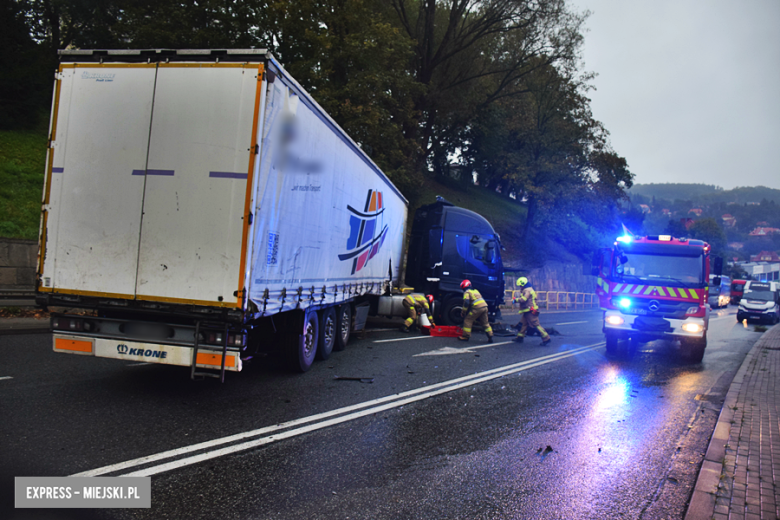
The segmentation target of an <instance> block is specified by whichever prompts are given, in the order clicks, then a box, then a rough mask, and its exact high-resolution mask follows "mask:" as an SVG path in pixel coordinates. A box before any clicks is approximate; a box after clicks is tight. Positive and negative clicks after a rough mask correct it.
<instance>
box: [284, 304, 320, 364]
mask: <svg viewBox="0 0 780 520" xmlns="http://www.w3.org/2000/svg"><path fill="white" fill-rule="evenodd" d="M299 319H300V318H299ZM296 321H297V320H296ZM318 321H319V320H317V312H316V311H309V312H306V313H305V314H304V316H303V319H302V320H300V321H298V323H299V324H300V333H299V334H295V333H293V334H290V335H289V336H288V343H287V345H286V350H287V359H288V365H289V367H290V369H291V370H292V371H293V372H307V371H308V370H309V369H310V368H311V365H312V363H314V357H315V355H316V354H317V339H318V336H319V334H318V332H319V331H318V328H319V327H318V325H319V323H318ZM301 322H302V323H301Z"/></svg>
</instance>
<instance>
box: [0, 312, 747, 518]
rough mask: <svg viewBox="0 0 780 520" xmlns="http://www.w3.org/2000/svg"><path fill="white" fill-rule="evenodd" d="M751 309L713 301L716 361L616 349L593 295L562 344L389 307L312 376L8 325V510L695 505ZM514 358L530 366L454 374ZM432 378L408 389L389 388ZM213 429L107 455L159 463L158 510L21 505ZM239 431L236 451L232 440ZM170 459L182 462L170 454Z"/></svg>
mask: <svg viewBox="0 0 780 520" xmlns="http://www.w3.org/2000/svg"><path fill="white" fill-rule="evenodd" d="M734 312H735V311H734V309H733V308H731V309H721V310H719V311H714V312H713V315H712V319H711V324H710V332H709V345H708V347H707V350H706V353H705V357H704V360H703V362H702V363H698V364H691V363H689V362H686V361H685V360H684V359H682V358H681V356H680V355H679V352H677V350H676V347H675V345H674V344H668V343H665V342H653V343H650V344H646V345H643V346H642V347H641V348H640V350H639V351H638V352H637V353H636V354H635V355H634V356H632V357H630V358H627V359H613V358H609V357H607V356H606V354H605V351H604V346H603V334H602V333H601V324H600V313H599V312H597V311H573V312H558V313H553V312H550V313H543V314H542V317H541V322H542V324H543V325H544V326H546V327H548V328H550V329H553V330H555V331H556V332H558V334H555V335H553V343H552V345H551V346H544V347H543V346H540V345H539V342H540V340H539V338H538V337H529V338H528V339H526V341H525V343H523V344H522V345H518V344H515V343H507V344H501V343H502V342H504V341H508V340H509V339H511V338H506V339H504V338H496V343H497V344H495V345H492V346H488V345H486V344H485V343H484V335H483V334H481V333H479V332H476V333H475V334H474V336H473V337H472V340H471V341H470V342H469V343H468V344H467V345H464V344H463V343H459V342H458V341H457V340H455V339H453V338H429V337H425V338H423V337H418V336H415V335H404V334H401V333H400V332H397V331H395V330H387V328H388V323H386V322H385V321H384V320H375V321H374V322H373V326H374V329H372V330H370V331H368V332H366V333H365V334H362V335H361V336H360V337H353V339H352V340H351V342H350V345H349V346H348V348H347V350H346V351H344V352H337V353H334V354H333V355H332V356H331V358H330V359H328V360H325V361H320V362H318V363H316V364H315V366H314V367H313V369H312V370H311V371H310V372H308V373H306V374H302V375H301V374H290V373H288V372H286V371H284V369H283V368H282V367H280V366H279V365H278V364H277V363H276V362H274V360H272V359H267V358H256V359H254V360H252V361H250V362H249V363H247V364H246V365H245V368H244V371H243V372H241V373H240V374H234V373H229V374H228V376H227V379H226V382H225V383H224V384H220V383H219V382H218V381H217V380H212V379H206V380H200V381H190V380H189V371H188V370H187V369H185V368H180V367H166V366H157V365H139V364H135V363H127V362H123V361H118V360H106V359H96V358H88V357H82V356H75V355H63V354H55V353H53V352H52V351H51V337H50V336H49V335H45V334H41V335H27V336H3V337H0V378H2V377H11V379H0V402H2V414H3V421H2V424H0V439H2V443H1V444H0V461H2V464H1V465H0V507H2V510H0V517H3V518H106V519H113V518H150V519H157V518H236V519H250V518H290V519H292V518H295V519H297V518H345V519H346V518H350V519H356V518H388V519H390V518H393V519H394V518H421V519H422V518H425V519H430V518H463V519H472V518H486V519H487V518H496V519H498V518H540V519H548V518H550V519H557V518H594V519H595V518H642V519H645V518H647V519H651V518H652V519H661V518H666V519H671V518H682V516H683V515H684V512H685V507H686V505H687V502H688V500H689V498H690V494H691V492H692V489H693V485H694V483H695V479H696V475H697V474H698V470H699V467H700V465H701V461H702V459H703V456H704V453H705V451H706V448H707V444H708V442H709V437H710V435H711V434H712V430H713V428H714V425H715V422H716V419H717V416H718V413H719V412H720V408H721V404H722V400H723V398H724V397H725V394H726V392H727V390H728V386H729V384H730V382H731V380H732V378H733V376H734V374H735V373H736V371H737V369H738V368H739V366H740V364H741V362H742V360H743V359H744V357H745V355H746V354H747V352H748V351H749V350H750V347H751V346H752V344H753V343H754V342H755V341H756V340H757V339H758V338H759V337H760V333H759V332H755V331H754V330H753V329H754V327H753V326H752V325H751V326H748V327H747V328H746V327H744V326H742V325H741V324H737V323H736V320H735V317H734V315H733V314H734ZM504 321H505V322H508V323H513V322H514V321H516V317H515V316H507V317H506V319H505V320H504ZM466 346H468V347H469V348H465V347H466ZM581 347H592V348H590V349H582V348H581ZM566 353H570V354H572V355H569V356H568V357H556V356H557V355H561V356H564V355H565V354H566ZM534 360H536V361H535V362H534ZM523 362H527V363H526V364H525V365H522V364H521V363H523ZM518 364H521V365H518ZM506 366H513V367H514V369H516V370H518V371H516V372H514V373H511V374H507V375H504V376H502V377H497V378H494V379H490V380H486V381H484V382H479V383H477V384H471V382H470V381H469V380H464V381H463V383H462V384H461V385H460V386H462V387H461V388H455V386H457V385H455V384H443V385H441V386H439V387H436V385H437V384H440V383H443V382H448V381H452V380H455V379H457V378H467V377H469V376H472V375H474V374H478V373H479V374H481V373H486V372H489V371H491V370H494V369H497V368H499V367H506ZM500 373H501V372H499V374H500ZM425 388H427V389H428V390H421V389H425ZM416 390H419V393H416V394H414V393H412V394H411V397H412V399H411V400H410V401H409V402H406V403H405V404H402V405H400V406H396V404H398V400H399V399H400V398H388V396H394V395H396V394H399V393H404V392H414V391H416ZM437 391H438V392H440V393H438V394H437V395H430V396H428V394H431V393H436V392H437ZM382 398H388V400H387V402H384V403H382V402H380V403H377V402H374V401H376V400H381V399H382ZM415 399H416V400H415ZM366 403H369V404H366ZM382 404H385V405H386V406H384V407H382V408H381V409H377V407H379V406H381V405H382ZM350 406H358V407H357V408H355V409H352V410H348V411H341V412H339V413H336V414H334V415H332V416H330V417H324V418H312V416H314V415H316V414H327V413H328V412H331V411H334V410H340V409H342V408H344V407H350ZM359 406H363V407H362V408H360V407H359ZM356 411H357V412H362V414H357V415H361V416H359V417H356V418H352V419H350V417H348V415H349V414H350V413H353V414H354V413H356ZM309 418H311V420H308V419H309ZM300 419H305V421H302V422H300V423H299V424H294V425H290V426H286V427H282V428H279V429H277V430H275V431H272V432H270V433H269V432H266V433H258V434H253V435H251V436H249V437H247V438H246V439H243V440H240V441H232V442H225V443H215V440H219V439H224V438H225V437H226V436H230V435H236V434H241V433H245V432H252V431H254V430H257V429H260V428H273V427H274V425H278V424H280V423H285V422H286V421H295V420H300ZM325 421H331V423H332V424H331V423H326V422H325ZM279 437H282V438H279ZM257 439H263V441H262V444H260V445H258V446H254V447H251V448H248V449H239V448H240V445H241V443H242V442H246V441H251V440H257ZM208 442H211V443H212V444H211V445H209V446H208V447H205V448H203V449H201V450H198V451H194V452H192V453H191V454H180V455H177V456H174V457H170V458H166V459H164V460H162V461H161V462H159V463H152V464H146V465H134V466H132V467H130V468H125V469H120V470H115V471H108V472H107V473H105V474H106V475H112V476H116V475H123V474H128V473H130V472H132V471H137V470H145V469H146V470H150V471H152V472H153V473H154V474H153V476H152V508H151V509H146V510H141V509H135V510H131V509H124V510H123V509H102V510H21V509H20V510H14V509H12V507H13V505H12V504H13V498H12V493H13V477H14V476H42V475H46V476H66V475H73V474H77V473H81V472H85V471H89V470H94V469H96V468H101V467H104V466H110V465H113V464H117V463H120V462H124V461H130V460H132V459H135V458H138V457H143V456H148V455H153V454H157V453H161V452H165V451H167V450H173V449H177V448H182V447H187V446H192V445H194V444H197V443H208ZM237 446H238V447H237ZM225 447H233V448H234V451H233V452H232V453H229V454H225V455H223V456H218V457H213V452H214V450H216V449H218V448H225ZM192 455H203V460H199V461H188V457H189V456H192ZM211 457H213V458H211ZM165 462H170V463H172V464H173V466H174V467H172V468H171V469H155V467H156V466H157V465H158V464H160V463H165Z"/></svg>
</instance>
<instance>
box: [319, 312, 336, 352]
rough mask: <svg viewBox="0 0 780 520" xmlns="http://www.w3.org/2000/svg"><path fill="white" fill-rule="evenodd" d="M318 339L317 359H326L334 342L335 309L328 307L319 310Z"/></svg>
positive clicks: (331, 350)
mask: <svg viewBox="0 0 780 520" xmlns="http://www.w3.org/2000/svg"><path fill="white" fill-rule="evenodd" d="M319 325H320V327H319V329H320V330H319V341H318V342H317V359H322V360H325V359H328V358H329V357H330V353H331V352H333V347H334V346H335V344H336V309H334V308H333V307H329V308H327V309H323V310H321V311H320V323H319Z"/></svg>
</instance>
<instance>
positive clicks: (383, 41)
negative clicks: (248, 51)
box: [0, 0, 641, 251]
mask: <svg viewBox="0 0 780 520" xmlns="http://www.w3.org/2000/svg"><path fill="white" fill-rule="evenodd" d="M11 6H12V7H13V9H11V10H10V11H9V13H8V15H9V16H8V17H7V18H8V20H10V22H8V24H7V25H3V26H2V27H0V28H2V29H5V32H4V34H6V33H7V34H9V35H12V36H9V38H10V39H11V40H12V42H11V43H13V42H19V47H18V49H17V50H18V51H19V53H20V54H24V53H28V57H29V56H33V55H34V56H35V57H36V58H35V59H34V60H33V59H26V61H23V62H22V61H20V62H18V63H26V64H27V65H26V66H27V68H28V70H26V72H29V73H30V74H31V75H30V76H29V77H30V78H33V77H37V76H35V74H41V77H42V78H45V79H46V81H45V82H43V84H47V83H48V82H50V78H51V76H50V74H51V69H52V68H53V64H54V63H56V50H57V49H59V48H65V47H70V48H247V47H254V48H267V49H269V50H270V51H272V52H273V53H274V54H275V55H276V56H277V58H279V60H280V61H281V62H282V63H283V64H284V65H285V67H286V68H287V69H288V70H289V71H290V73H291V74H292V75H293V76H294V77H295V78H296V79H297V80H298V81H299V82H300V83H301V84H302V85H303V86H304V88H306V89H307V90H308V91H309V92H310V93H311V94H312V96H313V97H314V98H315V99H316V100H317V101H318V102H319V103H320V104H321V105H322V106H323V107H324V108H325V110H327V111H328V113H329V114H330V115H331V116H332V117H333V118H334V119H335V121H336V122H337V123H339V124H340V125H341V126H342V127H344V129H345V130H346V131H347V133H348V134H349V135H350V136H351V137H352V138H353V139H354V140H355V141H356V142H357V143H358V144H359V145H360V146H361V147H362V148H363V150H365V151H366V152H367V153H368V154H369V156H370V157H371V158H372V159H373V160H374V161H375V162H377V164H378V165H379V166H380V167H381V168H382V169H383V170H384V171H385V172H386V173H387V174H388V176H389V177H390V178H391V179H392V180H393V182H394V183H396V184H397V185H398V186H399V188H400V189H401V190H402V191H403V192H404V193H406V194H408V196H409V198H410V199H412V200H414V199H417V198H419V193H420V190H423V188H424V186H426V183H427V182H428V180H429V179H430V177H431V175H430V173H433V177H435V178H436V179H438V180H439V181H441V182H442V183H447V181H448V178H449V177H448V176H449V175H451V174H452V172H453V171H457V172H459V173H458V174H459V178H460V186H459V187H457V186H453V187H451V188H452V190H454V193H456V194H460V193H464V192H463V191H458V190H459V189H460V190H462V189H464V188H467V189H468V190H469V194H468V196H466V195H465V194H464V195H463V196H462V197H460V198H463V199H464V200H467V201H468V200H472V199H473V200H476V201H480V202H479V204H473V206H480V207H474V208H473V209H475V210H476V211H478V212H480V213H482V214H485V216H487V217H488V218H491V216H490V214H491V213H497V214H498V215H500V216H499V217H497V219H496V220H497V222H496V223H497V226H498V227H499V228H501V229H505V231H503V232H502V235H504V237H505V242H507V243H511V244H514V243H515V242H516V243H517V244H520V242H521V241H522V238H523V237H524V238H525V239H526V241H528V242H529V245H533V240H530V239H532V238H533V236H545V235H555V236H560V238H561V240H569V241H571V240H573V237H576V242H577V244H574V245H573V246H572V247H573V249H575V250H577V251H580V250H582V251H584V250H585V249H587V247H590V246H585V245H583V244H592V243H596V242H598V241H600V240H601V239H602V238H603V236H604V235H605V234H611V233H612V230H613V229H614V228H615V227H616V224H617V223H618V220H619V218H620V212H619V207H618V204H619V203H620V201H621V200H622V199H624V198H625V190H626V189H627V188H630V187H631V183H632V179H633V175H632V174H631V173H630V171H629V170H628V165H627V164H626V161H625V159H623V158H622V157H620V156H618V155H617V154H616V153H615V152H614V151H612V150H611V149H610V147H609V144H608V141H607V135H608V134H607V132H606V130H605V129H604V128H603V126H602V125H601V123H599V122H598V121H596V120H595V119H594V118H593V116H592V114H591V111H590V106H589V103H590V100H589V99H588V98H587V95H586V94H587V91H588V90H589V88H590V87H589V85H588V82H589V81H590V79H591V76H589V75H587V74H582V73H581V72H579V71H578V67H579V65H580V64H579V51H580V46H581V44H582V40H583V38H582V34H581V28H582V25H583V23H584V20H585V16H586V15H583V14H579V13H577V12H575V11H573V10H572V9H570V8H569V7H568V6H567V4H566V2H565V0H535V1H530V0H516V1H515V0H513V1H477V2H475V1H473V0H390V1H389V2H388V1H386V0H295V1H293V0H246V1H243V2H224V1H222V0H203V1H198V2H194V1H186V2H181V1H173V0H79V1H73V0H18V1H16V2H12V3H11ZM15 63H17V62H13V63H11V62H8V63H3V64H2V70H0V85H5V84H6V83H3V81H4V78H6V77H7V74H6V71H8V70H15V69H14V68H13V67H14V66H15V65H14V64H15ZM33 72H34V74H33ZM24 73H25V71H20V72H18V74H24ZM8 84H10V83H8ZM49 88H50V85H47V86H45V87H43V88H42V89H40V90H41V92H44V93H46V92H48V89H49ZM18 90H19V89H18V88H17V90H16V91H14V92H17V91H18ZM33 90H35V89H33ZM21 94H23V92H21V91H19V92H17V93H16V94H15V95H17V97H19V96H21ZM43 98H46V99H44V100H43V101H40V100H38V101H35V102H33V103H32V105H31V106H35V107H36V108H37V109H40V108H47V106H46V105H47V104H48V100H49V99H50V93H49V95H47V96H43ZM43 98H41V99H43ZM3 99H5V95H4V97H3ZM30 99H33V98H30ZM36 99H38V98H36ZM12 105H13V104H8V105H2V107H0V108H3V109H7V107H8V106H12ZM6 112H7V110H6ZM2 117H3V113H2V110H0V124H2ZM6 119H8V118H6ZM9 120H10V121H11V124H10V126H12V127H14V128H19V127H20V118H18V117H12V118H10V119H9ZM453 157H458V158H459V162H460V164H459V165H458V167H457V168H452V167H451V166H452V165H451V164H450V162H451V161H452V160H453ZM15 168H16V169H15ZM18 168H22V169H23V170H24V169H25V168H26V166H23V165H22V163H7V164H6V162H4V163H3V172H5V173H4V175H7V176H8V177H16V178H18V179H21V177H23V176H24V175H26V174H24V175H23V174H22V173H21V172H20V171H19V170H18ZM33 170H34V171H37V172H39V173H37V175H40V172H42V171H43V168H42V167H40V168H37V167H36V168H33ZM25 171H26V170H25ZM472 171H476V172H477V173H478V175H479V183H480V186H481V187H486V188H488V189H487V190H484V189H482V188H481V187H479V188H478V187H475V186H473V185H472V183H471V179H472V175H471V172H472ZM22 184H24V183H22ZM38 184H40V182H39V183H38ZM36 189H38V190H39V186H37V187H36ZM447 189H450V187H447ZM423 191H424V190H423ZM13 193H18V194H19V196H22V195H21V192H16V191H15V192H13ZM499 193H500V195H499ZM37 196H38V195H36V197H37ZM510 196H513V197H514V198H510ZM24 197H27V199H30V197H29V196H27V195H24V196H23V198H24ZM27 199H24V200H27ZM523 199H524V200H525V202H526V206H525V207H523V206H520V205H519V201H520V200H523ZM30 200H32V199H30ZM496 201H501V202H500V203H498V202H496ZM428 202H429V201H428ZM453 202H454V201H453ZM483 203H484V205H482V204H483ZM36 204H38V203H37V202H36ZM463 205H465V206H467V207H469V204H463ZM23 207H25V204H24V203H23V202H22V199H20V201H19V202H18V204H17V208H16V209H17V210H19V211H20V212H21V209H22V208H23ZM498 208H503V209H498ZM38 209H39V208H37V207H36V208H35V212H36V213H37V211H38ZM486 213H487V214H486ZM564 215H565V216H566V218H563V220H561V217H562V216H564ZM27 221H29V222H30V223H32V222H33V221H34V222H35V224H34V225H32V224H29V225H27V227H25V228H23V227H20V226H21V224H15V225H16V226H17V227H18V229H16V228H13V229H12V228H11V227H10V226H11V224H10V222H11V221H10V220H9V221H8V222H9V224H7V226H8V227H7V230H6V233H11V234H17V235H25V236H29V235H31V234H32V233H31V232H30V229H32V228H37V217H36V218H34V219H33V218H32V217H29V218H28V219H27ZM640 223H641V219H640ZM28 228H29V229H28ZM550 231H552V232H551V233H548V232H550ZM534 240H535V239H534ZM513 247H514V246H513ZM517 247H518V248H519V247H520V246H519V245H518V246H517Z"/></svg>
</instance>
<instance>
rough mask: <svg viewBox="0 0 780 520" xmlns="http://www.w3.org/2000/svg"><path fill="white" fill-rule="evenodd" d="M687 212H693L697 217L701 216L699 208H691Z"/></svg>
mask: <svg viewBox="0 0 780 520" xmlns="http://www.w3.org/2000/svg"><path fill="white" fill-rule="evenodd" d="M688 213H693V214H694V215H696V216H697V217H701V208H691V209H689V210H688Z"/></svg>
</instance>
